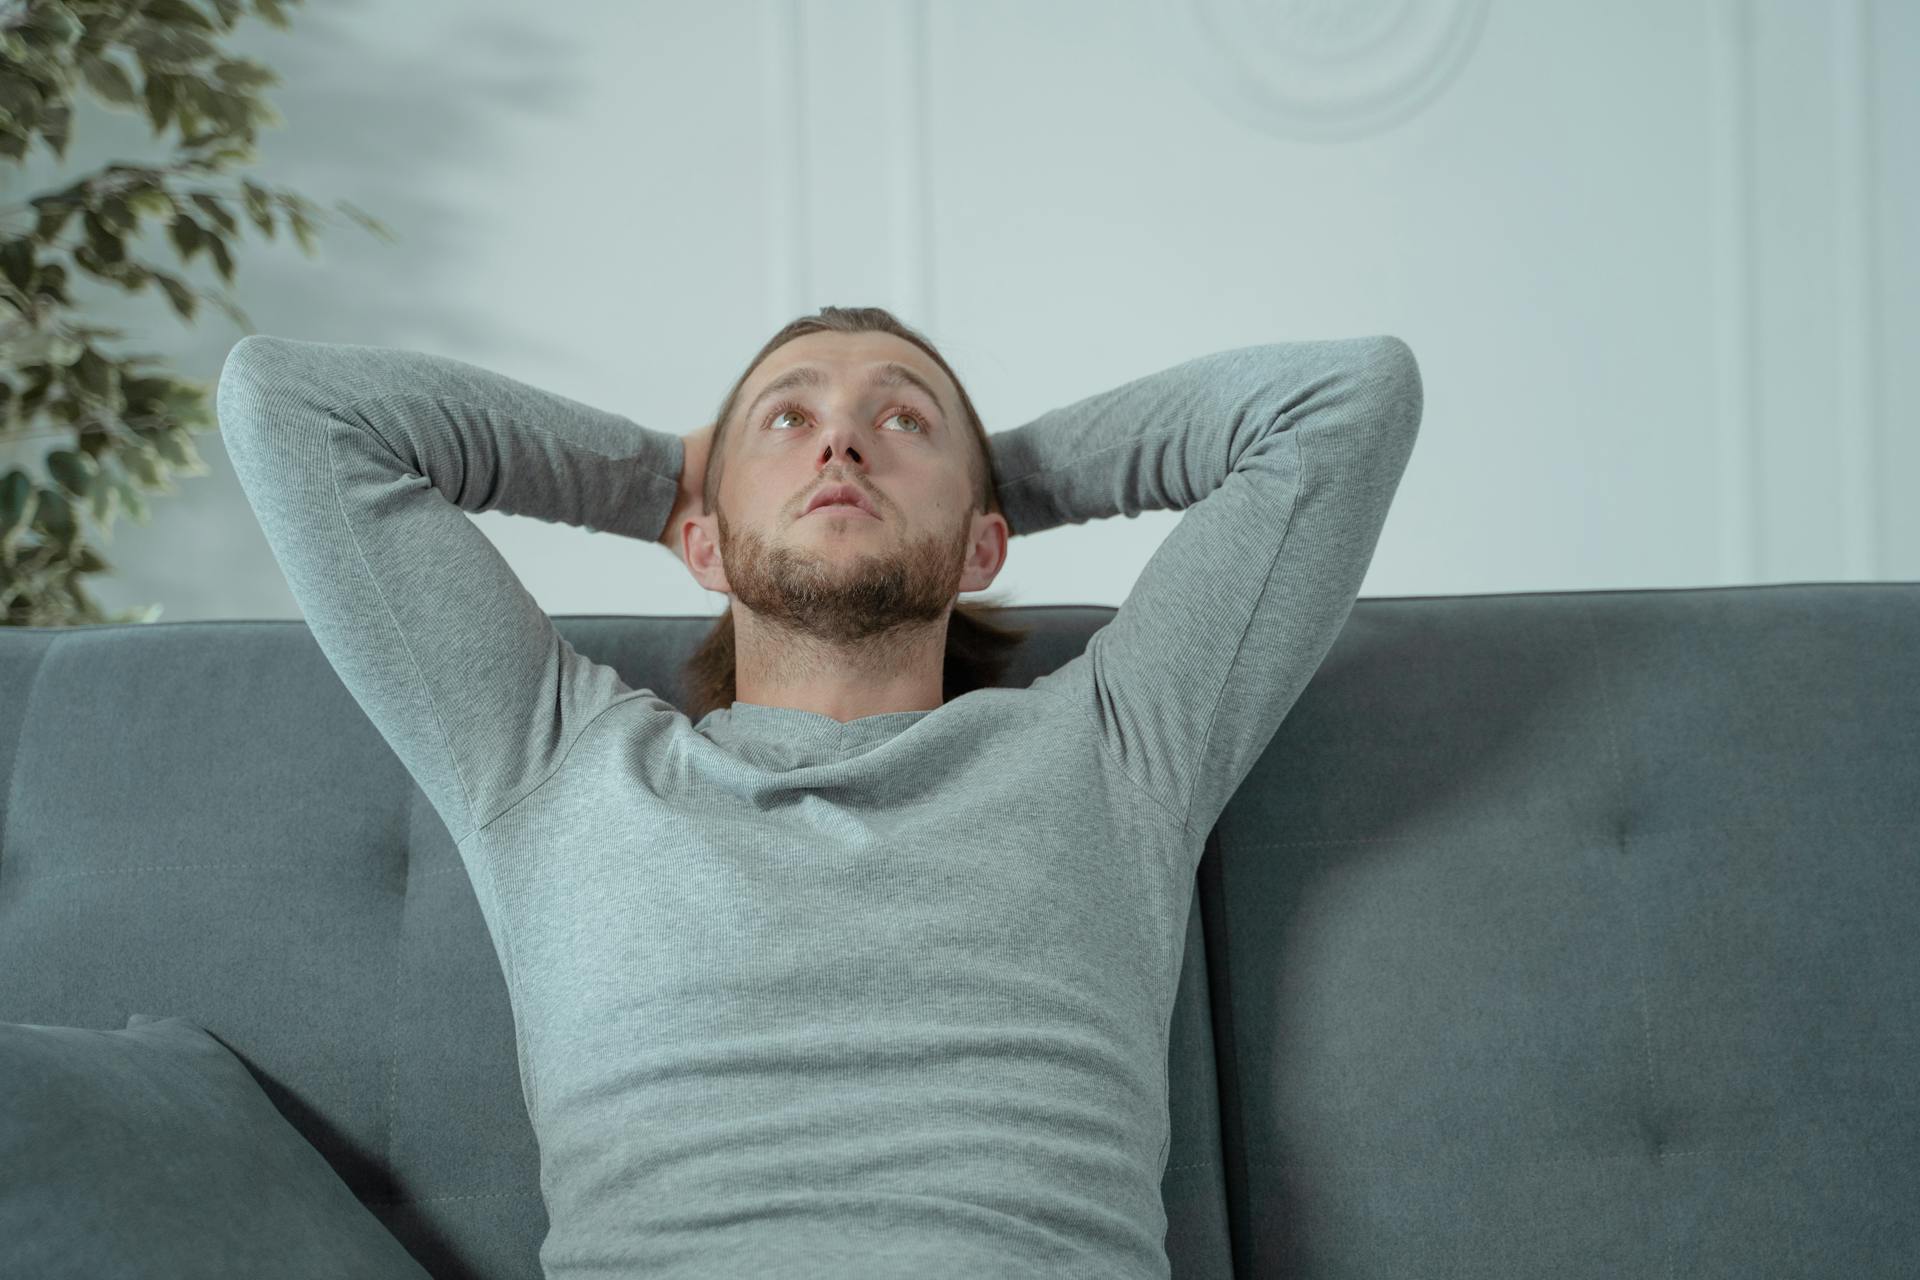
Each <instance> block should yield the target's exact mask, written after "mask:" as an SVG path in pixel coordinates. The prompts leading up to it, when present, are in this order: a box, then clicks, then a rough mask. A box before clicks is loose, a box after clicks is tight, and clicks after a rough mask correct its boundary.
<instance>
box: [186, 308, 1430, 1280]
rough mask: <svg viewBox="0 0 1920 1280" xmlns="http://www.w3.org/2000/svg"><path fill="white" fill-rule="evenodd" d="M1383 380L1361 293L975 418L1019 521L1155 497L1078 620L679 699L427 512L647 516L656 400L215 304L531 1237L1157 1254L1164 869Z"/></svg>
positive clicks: (634, 526) (626, 1265)
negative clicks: (468, 978) (462, 891)
mask: <svg viewBox="0 0 1920 1280" xmlns="http://www.w3.org/2000/svg"><path fill="white" fill-rule="evenodd" d="M1421 407H1422V389H1421V379H1420V373H1419V368H1418V365H1417V364H1416V362H1415V360H1414V357H1413V353H1412V351H1411V350H1410V349H1409V348H1408V346H1407V345H1406V343H1404V342H1402V341H1401V340H1400V339H1398V338H1394V337H1388V336H1384V335H1383V336H1373V337H1365V338H1350V339H1336V340H1328V341H1314V342H1287V343H1269V344H1263V345H1259V346H1248V347H1241V348H1237V349H1233V350H1227V351H1222V352H1219V353H1217V354H1213V355H1208V356H1202V357H1200V358H1197V359H1192V360H1188V361H1186V362H1184V363H1181V364H1177V365H1174V366H1172V367H1170V368H1167V369H1164V370H1162V371H1160V372H1157V373H1152V374H1149V375H1147V376H1144V377H1140V378H1137V379H1135V380H1133V381H1131V382H1128V383H1125V384H1124V385H1122V386H1119V387H1117V388H1114V389H1113V390H1109V391H1104V392H1100V393H1098V394H1095V395H1091V396H1088V397H1087V398H1085V399H1082V400H1079V401H1077V402H1075V403H1072V404H1069V405H1067V406H1065V407H1063V408H1058V409H1053V410H1051V411H1049V412H1046V413H1043V414H1041V415H1040V416H1039V417H1037V418H1035V419H1034V420H1032V421H1031V422H1028V423H1025V424H1024V425H1022V426H1019V427H1015V428H1012V429H1009V430H1004V431H999V432H996V433H994V434H992V435H991V436H990V440H991V442H992V453H993V457H992V463H993V469H994V473H995V477H996V480H997V483H998V485H999V491H1000V497H1001V500H1002V502H1003V504H1004V507H1005V510H1006V513H1007V517H1008V519H1009V520H1010V521H1011V523H1012V525H1013V527H1014V528H1015V529H1016V530H1018V531H1019V532H1020V533H1022V534H1030V533H1036V532H1039V531H1041V530H1045V529H1050V528H1053V527H1055V526H1058V525H1065V524H1078V523H1081V522H1084V521H1087V520H1094V519H1099V518H1102V517H1106V516H1113V515H1127V516H1133V515H1136V514H1138V513H1139V512H1141V511H1149V510H1168V509H1180V508H1189V507H1190V508H1191V510H1189V511H1187V512H1186V514H1185V515H1184V516H1182V517H1181V519H1180V521H1179V523H1178V525H1177V526H1176V527H1175V528H1174V530H1173V532H1172V533H1171V534H1170V535H1169V536H1168V537H1167V538H1166V540H1165V541H1164V542H1163V543H1162V544H1161V546H1160V547H1159V548H1158V549H1157V550H1156V551H1155V552H1154V554H1153V556H1152V558H1151V559H1150V560H1149V561H1148V563H1147V565H1146V567H1145V569H1144V570H1143V571H1142V573H1141V574H1140V577H1139V579H1138V581H1137V582H1136V583H1135V585H1134V587H1133V588H1132V590H1131V591H1130V592H1129V594H1128V596H1127V598H1126V601H1125V602H1124V604H1122V605H1121V607H1120V609H1119V611H1118V613H1117V614H1116V615H1115V616H1114V618H1113V619H1112V620H1111V621H1110V622H1108V623H1107V624H1106V625H1105V626H1103V627H1102V628H1101V629H1100V630H1099V631H1097V632H1095V633H1094V635H1093V636H1092V638H1091V640H1090V641H1089V643H1088V644H1087V646H1086V649H1085V651H1084V652H1083V653H1081V654H1080V655H1079V656H1077V657H1075V658H1073V659H1072V660H1071V661H1069V662H1067V663H1065V664H1064V665H1063V666H1061V667H1059V668H1058V669H1057V670H1055V671H1053V672H1051V673H1050V674H1048V675H1045V676H1043V677H1041V678H1039V679H1037V680H1035V681H1034V682H1033V683H1032V684H1031V685H1029V686H1027V687H1026V688H1020V689H998V688H995V689H982V690H978V691H975V692H972V693H968V694H966V695H965V696H962V697H958V698H954V699H953V700H951V701H949V702H947V703H946V704H945V705H943V706H941V707H939V708H938V709H935V710H931V711H896V712H888V713H885V714H881V715H871V716H862V717H860V718H858V719H855V720H850V721H847V722H846V723H841V722H839V721H837V720H834V719H833V718H831V717H829V716H825V715H821V714H818V713H815V712H810V711H801V710H796V709H793V708H788V707H775V706H761V705H756V704H753V703H746V702H737V701H736V702H734V703H733V705H732V706H731V707H729V708H726V709H723V710H716V711H714V712H713V713H712V714H710V715H707V716H705V717H703V718H702V719H701V720H700V722H699V723H698V724H695V723H692V722H691V721H689V720H688V718H687V717H686V716H685V715H684V714H683V713H682V712H680V711H679V710H677V709H676V708H675V707H674V706H673V705H672V704H670V703H669V702H667V701H666V700H665V699H663V698H661V697H660V696H659V695H658V694H656V693H655V692H654V691H653V690H651V689H648V688H638V689H636V688H633V687H631V686H629V685H628V684H627V683H626V682H625V681H624V680H622V678H621V677H620V675H619V673H617V672H616V671H615V670H614V669H613V668H612V667H610V666H607V665H604V664H602V663H599V662H595V661H593V660H591V659H589V658H586V657H584V656H582V655H581V654H579V653H577V652H575V650H574V649H573V647H572V646H571V645H569V644H568V643H567V642H566V641H565V640H564V639H562V638H561V637H560V636H559V634H558V633H557V632H556V631H555V629H554V626H553V623H552V620H551V619H550V618H549V617H548V615H547V614H546V613H544V612H543V611H542V610H541V609H540V607H539V605H537V604H536V603H535V601H534V599H533V597H532V596H531V595H529V594H528V592H527V590H526V588H525V587H524V586H523V585H522V584H521V582H520V581H519V579H518V578H517V577H516V576H515V575H514V573H513V572H512V570H511V569H510V568H509V567H508V565H507V562H506V561H505V560H504V559H503V558H502V557H501V555H500V553H499V551H498V550H497V549H496V548H495V547H494V545H493V543H492V542H491V541H490V540H489V539H488V538H487V537H486V535H485V534H484V533H483V532H482V531H481V530H480V529H479V528H477V527H476V526H475V525H474V524H473V522H472V521H470V520H469V519H468V518H467V514H466V513H467V512H480V511H505V512H510V513H513V514H517V515H526V516H532V517H535V518H536V519H540V520H546V521H556V522H564V523H567V524H571V525H576V526H580V527H583V528H586V529H588V530H595V531H607V532H610V533H616V534H620V535H623V536H626V537H630V538H637V539H646V540H651V539H655V538H657V537H658V536H659V535H660V533H661V532H662V530H663V529H664V527H665V525H666V522H667V515H668V512H669V511H670V510H671V508H672V506H673V504H674V500H675V498H676V495H677V493H678V479H679V475H680V469H681V464H682V460H683V457H684V444H683V442H682V440H681V439H680V437H679V436H678V435H675V434H670V433H667V432H662V431H656V430H653V429H650V428H647V427H643V426H641V425H639V424H638V423H636V422H634V421H633V420H632V419H630V418H627V417H624V416H622V415H620V414H617V413H612V412H609V411H606V410H602V409H596V408H593V407H591V406H589V405H586V404H583V403H581V402H579V401H576V400H572V399H568V398H566V397H564V396H561V395H558V394H555V393H553V392H549V391H545V390H541V389H538V388H536V387H533V386H530V385H528V384H526V383H524V382H520V381H516V380H514V379H511V378H508V377H506V376H504V375H501V374H498V373H493V372H490V371H488V370H486V369H483V368H480V367H478V366H475V365H472V364H468V363H464V362H461V361H458V360H453V359H450V358H447V357H441V356H433V355H427V354H424V353H420V352H414V351H408V350H401V349H393V348H383V347H375V346H362V345H350V344H339V343H319V342H306V341H297V340H292V339H286V338H277V337H271V336H265V335H252V336H249V337H246V338H243V339H242V340H241V341H240V342H239V343H238V344H237V345H236V346H235V347H234V348H233V351H232V352H231V354H230V355H229V356H228V358H227V361H226V364H225V367H224V368H223V369H222V371H221V376H220V382H219V389H218V411H219V419H220V428H221V434H222V437H223V438H224V440H225V443H226V446H227V449H228V452H229V454H230V456H231V457H232V460H233V465H234V469H235V471H236V473H237V474H238V476H239V479H240V484H241V487H242V488H243V490H244V491H245V493H246V496H247V499H248V501H249V502H250V503H251V504H252V506H253V510H254V512H255V513H256V515H257V517H258V519H259V521H260V526H261V528H262V530H263V531H264V532H265V534H266V538H267V542H268V544H269V546H270V547H271V548H272V550H273V553H274V555H275V557H276V558H277V559H278V561H279V564H280V566H281V568H282V570H283V571H284V572H285V574H286V576H287V581H288V584H289V586H290V587H291V589H292V592H293V596H294V599H295V600H296V601H297V602H298V603H299V605H300V607H301V609H302V610H303V612H304V613H305V616H306V621H307V624H308V626H309V627H310V629H311V630H312V633H313V636H314V638H315V640H316V642H317V643H318V644H319V646H320V648H321V650H322V651H323V652H324V653H325V655H326V657H327V659H328V661H329V662H331V663H332V664H333V667H334V669H335V671H336V672H337V673H338V674H339V677H340V679H341V681H342V682H343V683H344V684H345V686H346V688H347V689H348V691H349V692H350V693H351V694H352V695H353V697H354V699H355V700H356V702H357V703H358V704H359V705H360V707H361V708H362V709H364V711H365V712H366V714H367V716H368V718H369V719H370V720H371V721H372V723H373V724H374V726H375V727H376V728H377V729H378V731H379V732H380V733H381V735H382V736H383V737H384V738H385V740H386V741H387V743H388V744H389V745H390V746H391V747H392V749H393V750H394V752H395V753H396V755H397V756H398V757H399V759H400V761H401V763H402V764H403V765H405V767H406V768H407V770H408V771H409V773H410V774H411V776H412V777H413V778H414V780H415V781H416V782H417V783H418V784H419V786H420V788H421V790H422V792H423V794H424V796H425V798H426V799H427V801H428V802H429V803H431V804H432V805H433V807H434V809H435V810H436V811H437V812H438V814H439V816H440V817H441V819H442V820H443V821H444V822H445V823H446V826H447V830H448V832H449V834H451V835H452V837H453V838H454V840H455V842H456V845H457V848H458V850H459V854H460V857H461V859H462V860H463V862H464V864H465V866H466V868H467V872H468V874H469V875H470V876H471V877H472V881H473V887H474V892H475V896H476V898H477V900H478V903H479V906H480V909H481V912H482V915H483V917H484V919H485V922H486V925H487V928H488V930H489V932H490V935H491V937H492V940H493V944H494V947H495V950H496V952H497V954H498V956H499V958H500V964H501V970H502V973H503V974H504V975H505V978H506V982H507V987H508V991H509V995H510V999H511V1002H512V1008H513V1015H514V1036H515V1045H516V1051H517V1055H518V1062H519V1069H520V1079H521V1084H522V1088H523V1090H524V1092H525V1096H526V1104H527V1113H528V1116H529V1118H530V1119H531V1121H532V1124H533V1130H534V1134H535V1137H536V1139H537V1141H538V1144H539V1149H540V1189H541V1193H542V1196H543V1198H544V1200H545V1203H546V1209H547V1213H548V1218H549V1230H548V1234H547V1236H546V1238H545V1240H544V1241H543V1242H542V1244H541V1248H540V1262H541V1266H542V1268H543V1269H544V1271H545V1273H546V1275H547V1276H548V1277H551V1278H552V1280H574V1278H576V1277H581V1278H584V1277H589V1276H591V1277H611V1276H622V1277H631V1276H647V1277H650V1278H655V1280H666V1278H668V1277H744V1276H761V1275H778V1276H781V1277H787V1278H792V1280H800V1278H806V1277H822V1278H825V1277H832V1278H833V1280H859V1278H861V1277H881V1276H885V1277H901V1276H909V1275H910V1276H913V1277H916V1280H939V1278H942V1277H967V1278H968V1280H978V1278H979V1277H985V1276H993V1277H1024V1276H1045V1277H1050V1278H1051V1277H1082V1276H1084V1277H1099V1278H1100V1280H1116V1278H1124V1277H1138V1278H1140V1280H1147V1278H1148V1277H1165V1276H1167V1275H1168V1274H1169V1264H1168V1259H1167V1254H1166V1250H1165V1238H1166V1227H1167V1219H1166V1214H1165V1210H1164V1208H1163V1206H1162V1202H1161V1198H1160V1182H1161V1178H1162V1176H1163V1173H1164V1170H1165V1166H1166V1157H1167V1144H1168V1131H1169V1129H1168V1108H1167V1074H1166V1072H1167V1034H1168V1029H1169V1024H1170V1021H1171V1018H1172V1013H1173V1002H1174V995H1175V989H1176V985H1177V982H1178V979H1179V972H1180V964H1181V960H1182V957H1183V955H1184V951H1185V946H1184V944H1185V939H1186V931H1187V910H1188V905H1189V903H1190V902H1191V901H1192V893H1193V876H1194V871H1195V867H1196V865H1197V864H1198V861H1199V858H1200V854H1201V850H1202V845H1203V842H1204V840H1205V838H1206V835H1207V833H1208V831H1209V829H1210V828H1211V827H1212V825H1213V823H1214V821H1215V819H1216V818H1217V817H1218V816H1219V814H1220V812H1221V810H1222V809H1223V808H1224V807H1225V806H1226V803H1227V801H1228V800H1229V799H1230V798H1231V797H1232V795H1233V793H1234V791H1235V789H1236V788H1237V787H1238V786H1239V785H1240V783H1241V781H1242V780H1243V779H1244V778H1245V777H1246V776H1247V774H1248V772H1249V771H1250V770H1251V769H1252V767H1253V765H1254V762H1255V761H1256V760H1257V759H1258V758H1259V756H1260V754H1261V752H1262V751H1263V750H1264V749H1265V748H1266V746H1267V744H1268V742H1269V741H1270V740H1271V739H1272V737H1273V735H1274V731H1275V730H1276V729H1277V728H1278V726H1279V724H1280V721H1281V718H1282V717H1283V716H1285V715H1286V713H1287V711H1288V709H1289V708H1291V707H1292V706H1293V704H1294V701H1295V699H1296V698H1298V696H1299V694H1300V691H1301V690H1302V688H1304V687H1305V685H1306V684H1307V682H1308V680H1309V679H1311V678H1312V676H1313V674H1314V672H1315V670H1316V669H1317V668H1318V667H1319V665H1320V663H1321V660H1322V658H1324V656H1325V655H1326V653H1327V650H1328V649H1329V648H1330V647H1331V646H1332V644H1333V641H1334V639H1335V637H1336V636H1338V635H1339V633H1340V630H1341V627H1342V626H1343V625H1344V624H1345V622H1346V620H1347V616H1348V614H1349V613H1350V612H1351V610H1352V608H1353V603H1354V599H1355V596H1356V595H1357V593H1358V591H1359V588H1360V584H1361V580H1362V579H1363V578H1364V576H1365V574H1366V571H1367V566H1368V564H1369V562H1370V561H1371V560H1372V558H1373V551H1374V546H1375V544H1376V542H1377V541H1378V538H1379V534H1380V529H1381V526H1382V524H1383V523H1384V522H1385V520H1386V515H1387V510H1388V507H1389V505H1390V503H1391V502H1392V499H1393V495H1394V493H1395V491H1396V489H1397V488H1398V486H1399V482H1400V476H1401V473H1402V471H1403V470H1404V469H1405V467H1406V464H1407V460H1408V457H1409V455H1410V454H1411V452H1412V450H1413V442H1414V437H1415V434H1416V432H1417V431H1418V427H1419V422H1420V416H1421ZM1016 548H1017V544H1016ZM661 554H662V555H663V557H664V556H667V555H668V553H667V552H665V551H664V550H663V551H662V553H661ZM1013 554H1018V551H1017V549H1016V550H1015V551H1014V552H1013ZM664 563H665V562H664V561H663V567H664Z"/></svg>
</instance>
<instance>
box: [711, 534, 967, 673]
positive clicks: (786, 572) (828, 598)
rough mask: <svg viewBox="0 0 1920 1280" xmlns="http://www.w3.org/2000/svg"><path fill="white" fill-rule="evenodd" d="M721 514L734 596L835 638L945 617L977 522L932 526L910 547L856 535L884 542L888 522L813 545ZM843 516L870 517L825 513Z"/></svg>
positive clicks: (786, 622)
mask: <svg viewBox="0 0 1920 1280" xmlns="http://www.w3.org/2000/svg"><path fill="white" fill-rule="evenodd" d="M716 514H717V516H718V523H719V528H720V556H721V560H722V562H723V563H724V565H725V568H726V574H727V585H728V586H729V587H731V588H732V595H733V598H734V599H736V600H738V601H739V602H740V603H741V604H744V605H745V606H746V607H747V608H749V609H751V610H752V611H753V612H754V614H755V615H756V616H757V617H758V618H759V619H760V620H762V621H765V622H768V623H771V624H773V625H774V626H775V627H777V628H779V629H781V630H784V631H787V632H790V633H792V634H793V635H794V636H795V637H798V638H807V639H813V640H818V641H820V642H821V643H823V644H832V645H848V644H855V643H858V642H860V641H863V640H872V639H874V638H876V637H885V636H889V635H895V634H897V633H899V632H901V631H903V630H910V629H913V628H915V627H924V626H926V625H927V624H929V623H933V622H937V621H939V619H940V618H941V616H942V615H943V614H944V613H945V612H946V611H947V608H948V606H950V605H952V604H953V603H954V600H955V598H956V597H957V596H958V594H959V591H960V578H961V575H962V573H963V571H964V569H965V558H966V551H967V533H968V527H969V525H970V524H971V523H972V521H971V520H970V519H967V518H964V517H963V518H962V520H961V522H960V528H959V529H958V530H956V531H955V533H954V534H953V535H952V536H951V537H945V538H943V537H941V536H939V535H938V534H930V535H928V536H927V537H925V538H923V539H921V540H920V541H918V542H913V543H910V544H909V545H907V546H906V547H904V548H897V549H896V548H891V547H888V548H884V549H881V550H870V549H867V548H866V547H859V546H855V545H853V540H854V539H866V538H870V539H871V541H872V542H874V543H876V544H878V543H880V542H881V540H882V539H883V538H884V537H885V536H886V531H885V530H884V529H873V530H867V531H864V532H861V533H854V534H851V535H848V536H847V537H846V538H845V539H842V538H841V536H840V535H838V534H832V533H829V534H827V535H826V536H825V537H823V538H822V539H821V540H820V541H819V543H818V544H812V545H796V543H795V542H780V543H769V542H768V541H767V539H766V538H764V537H763V536H761V535H760V533H758V532H757V531H755V530H752V529H746V530H742V531H741V532H740V533H739V534H738V535H735V534H734V533H733V531H732V530H731V529H730V528H729V527H728V525H727V517H726V515H725V514H724V513H716ZM812 518H813V517H812V516H802V517H801V519H802V520H811V519H812ZM839 518H844V519H867V518H868V517H864V516H847V517H835V516H823V517H822V519H826V520H832V519H839ZM796 541H797V540H796Z"/></svg>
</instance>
